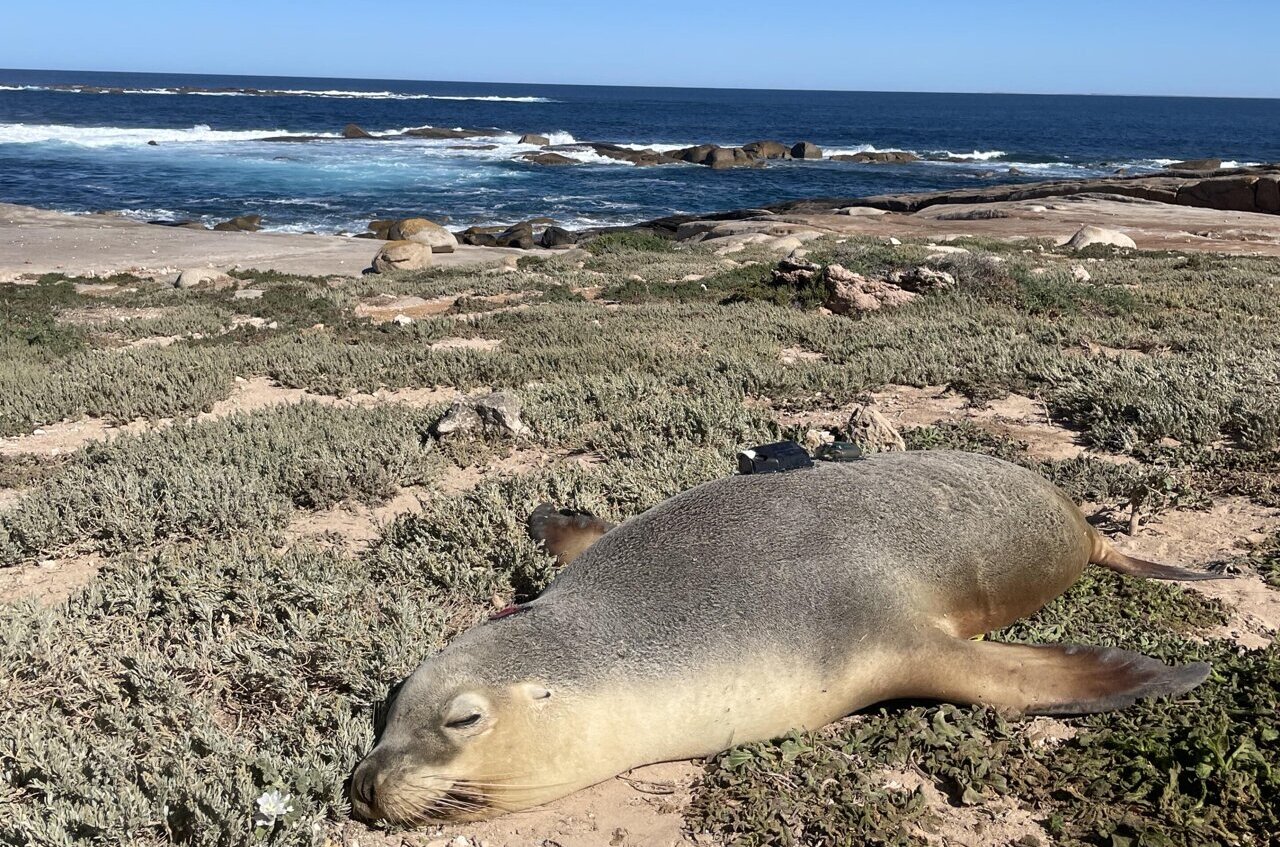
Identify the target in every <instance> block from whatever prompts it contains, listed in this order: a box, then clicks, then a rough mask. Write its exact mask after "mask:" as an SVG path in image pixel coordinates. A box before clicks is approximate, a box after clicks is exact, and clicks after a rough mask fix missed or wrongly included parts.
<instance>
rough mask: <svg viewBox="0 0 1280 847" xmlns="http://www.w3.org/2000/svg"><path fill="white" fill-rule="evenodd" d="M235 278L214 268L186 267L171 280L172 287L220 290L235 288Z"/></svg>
mask: <svg viewBox="0 0 1280 847" xmlns="http://www.w3.org/2000/svg"><path fill="white" fill-rule="evenodd" d="M236 284H237V283H236V279H235V278H234V277H232V276H231V275H229V274H226V273H223V272H222V271H220V270H217V269H215V268H187V269H186V270H183V271H181V272H179V274H178V278H177V279H175V280H174V281H173V287H174V288H209V289H212V290H214V291H221V290H222V289H224V288H235V287H236Z"/></svg>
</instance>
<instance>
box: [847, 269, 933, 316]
mask: <svg viewBox="0 0 1280 847" xmlns="http://www.w3.org/2000/svg"><path fill="white" fill-rule="evenodd" d="M825 277H826V283H827V300H826V302H825V303H824V304H823V305H824V306H826V308H828V309H830V310H831V311H832V312H834V313H835V314H837V315H847V314H851V313H854V312H873V311H875V310H877V309H879V308H880V307H881V306H890V307H892V306H905V305H906V304H907V303H910V302H911V301H912V300H914V299H915V298H916V297H918V296H919V295H917V294H914V293H912V292H910V291H903V290H902V289H901V288H899V287H898V286H897V285H894V284H893V283H891V282H887V281H885V280H880V279H871V278H869V277H865V276H863V275H862V274H857V273H854V272H853V271H850V270H848V269H846V268H845V267H844V266H843V265H828V266H827V270H826V274H825Z"/></svg>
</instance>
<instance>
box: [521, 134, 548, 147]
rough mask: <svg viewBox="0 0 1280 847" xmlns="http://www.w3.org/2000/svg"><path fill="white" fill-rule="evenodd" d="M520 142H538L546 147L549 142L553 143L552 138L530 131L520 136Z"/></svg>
mask: <svg viewBox="0 0 1280 847" xmlns="http://www.w3.org/2000/svg"><path fill="white" fill-rule="evenodd" d="M520 143H521V144H536V145H538V146H539V147H546V146H547V145H548V144H550V143H551V139H550V138H547V137H546V136H545V135H534V134H533V133H531V132H529V133H525V134H524V135H522V136H520Z"/></svg>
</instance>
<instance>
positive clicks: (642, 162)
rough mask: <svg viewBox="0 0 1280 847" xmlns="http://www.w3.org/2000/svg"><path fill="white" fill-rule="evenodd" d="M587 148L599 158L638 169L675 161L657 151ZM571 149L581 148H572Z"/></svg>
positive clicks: (603, 146)
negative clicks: (623, 163)
mask: <svg viewBox="0 0 1280 847" xmlns="http://www.w3.org/2000/svg"><path fill="white" fill-rule="evenodd" d="M587 146H588V147H589V148H590V149H592V150H594V151H595V152H596V153H598V154H599V155H601V156H605V157H607V158H610V159H618V160H620V161H623V162H630V163H631V164H633V165H636V166H638V167H649V166H652V165H670V164H672V163H673V162H674V161H675V160H674V159H672V158H671V157H670V156H668V155H667V154H666V153H659V152H658V151H657V150H649V149H645V150H632V149H631V148H630V147H619V146H618V145H617V144H589V145H587ZM573 149H581V148H580V147H574V148H573Z"/></svg>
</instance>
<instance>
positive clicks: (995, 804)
mask: <svg viewBox="0 0 1280 847" xmlns="http://www.w3.org/2000/svg"><path fill="white" fill-rule="evenodd" d="M884 779H885V783H884V784H885V787H886V788H888V789H890V790H896V791H903V792H907V793H915V792H919V793H920V795H921V796H922V797H923V798H924V802H925V805H926V806H927V807H928V808H929V810H930V811H931V812H933V814H934V815H935V816H936V817H937V819H938V823H937V825H936V826H933V827H931V828H930V829H923V828H914V829H915V832H913V834H914V835H915V836H916V837H918V838H923V839H924V840H925V842H927V843H929V844H940V845H946V847H1009V845H1013V844H1052V843H1053V840H1052V839H1051V838H1050V837H1049V834H1048V833H1047V832H1046V831H1045V829H1044V827H1042V826H1041V825H1040V824H1039V823H1038V822H1037V821H1036V820H1035V818H1034V817H1033V816H1032V814H1031V812H1029V811H1027V810H1026V809H1024V808H1022V807H1021V806H1019V805H1018V804H1017V802H1016V801H1014V800H1013V799H1011V798H1009V797H998V798H996V799H994V800H989V801H987V802H984V803H981V804H979V805H974V806H953V805H952V804H951V802H950V801H949V800H948V799H947V797H946V795H945V794H943V793H942V792H941V791H939V790H938V789H937V787H936V786H935V785H934V784H933V782H932V781H931V780H929V779H928V778H926V777H925V776H924V775H923V774H920V773H917V772H916V771H906V770H904V771H886V772H885V774H884ZM1032 839H1034V841H1033V840H1032Z"/></svg>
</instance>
